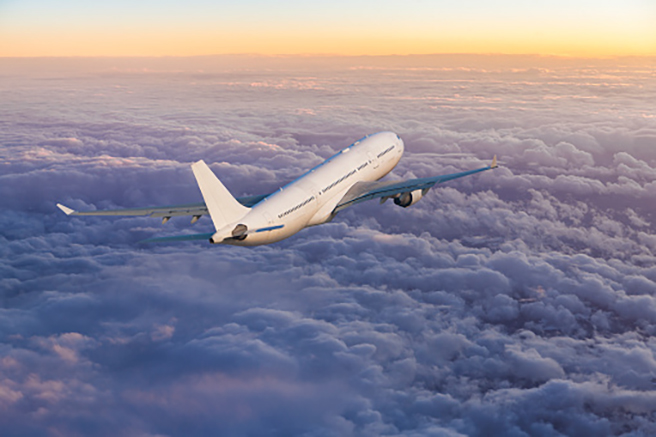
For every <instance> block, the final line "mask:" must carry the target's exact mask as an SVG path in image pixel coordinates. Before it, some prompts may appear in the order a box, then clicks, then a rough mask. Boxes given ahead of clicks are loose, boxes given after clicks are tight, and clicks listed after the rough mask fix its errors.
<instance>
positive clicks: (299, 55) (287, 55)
mask: <svg viewBox="0 0 656 437" xmlns="http://www.w3.org/2000/svg"><path fill="white" fill-rule="evenodd" d="M229 56H234V57H237V56H242V57H259V58H392V57H396V58H403V57H430V56H480V57H514V58H520V57H538V58H561V59H599V60H609V59H620V58H623V59H627V58H636V59H648V58H656V53H655V54H649V55H638V54H631V55H621V54H615V55H591V56H585V55H565V54H545V53H408V54H386V55H381V54H377V55H367V54H358V55H352V54H337V53H335V54H330V53H278V54H266V53H214V54H206V55H41V56H0V59H85V58H104V59H115V58H131V59H139V58H159V59H164V58H209V57H229Z"/></svg>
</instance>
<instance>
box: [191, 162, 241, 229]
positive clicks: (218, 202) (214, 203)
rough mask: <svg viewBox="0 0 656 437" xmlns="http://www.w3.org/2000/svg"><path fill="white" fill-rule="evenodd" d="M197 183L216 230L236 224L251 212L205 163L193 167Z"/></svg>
mask: <svg viewBox="0 0 656 437" xmlns="http://www.w3.org/2000/svg"><path fill="white" fill-rule="evenodd" d="M191 169H192V170H193V172H194V176H195V177H196V182H198V186H199V187H200V192H201V193H202V194H203V199H204V200H205V205H207V210H208V211H209V213H210V217H212V222H214V228H216V230H217V231H218V230H219V229H221V228H223V227H225V226H226V225H229V224H230V223H234V222H236V221H237V220H239V219H240V218H242V217H244V216H245V215H246V214H248V212H249V211H250V210H251V209H250V208H246V207H245V206H243V205H242V204H241V203H239V202H238V201H237V200H236V199H235V198H234V197H232V194H230V192H229V191H228V189H227V188H226V187H225V186H223V184H222V183H221V181H220V180H219V179H218V178H217V177H216V175H214V173H212V170H210V168H209V167H208V166H207V164H205V162H204V161H202V160H201V161H198V162H196V163H194V164H192V165H191Z"/></svg>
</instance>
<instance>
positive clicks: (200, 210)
mask: <svg viewBox="0 0 656 437" xmlns="http://www.w3.org/2000/svg"><path fill="white" fill-rule="evenodd" d="M267 196H268V194H260V195H257V196H245V197H238V198H237V201H238V202H239V203H241V204H242V205H244V206H246V207H249V208H250V207H251V206H253V205H255V204H257V203H259V202H260V201H261V200H262V199H264V198H265V197H267ZM57 207H58V208H59V209H61V210H62V211H64V212H65V213H66V215H101V216H108V215H115V216H127V215H131V216H147V217H162V218H163V220H162V222H163V223H166V222H167V221H168V220H169V219H170V218H171V217H179V216H185V215H187V216H193V217H194V218H193V219H192V223H195V222H196V221H197V220H198V219H199V218H200V217H201V216H203V215H206V214H209V213H208V212H207V206H206V205H205V203H204V202H200V203H186V204H182V205H168V206H155V207H146V208H128V209H109V210H101V211H75V210H73V209H71V208H69V207H67V206H64V205H62V204H61V203H58V204H57Z"/></svg>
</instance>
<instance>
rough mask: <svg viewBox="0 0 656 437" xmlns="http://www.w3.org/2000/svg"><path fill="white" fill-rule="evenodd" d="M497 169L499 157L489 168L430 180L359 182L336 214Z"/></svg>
mask: <svg viewBox="0 0 656 437" xmlns="http://www.w3.org/2000/svg"><path fill="white" fill-rule="evenodd" d="M497 167H498V165H497V157H496V155H495V156H494V159H492V163H491V164H490V165H488V166H487V167H482V168H478V169H476V170H469V171H463V172H460V173H451V174H446V175H440V176H433V177H428V178H418V179H408V180H405V181H385V182H381V181H376V182H358V183H356V184H355V185H353V186H352V187H351V189H350V190H349V191H347V193H346V194H345V195H344V197H343V198H342V200H340V201H339V203H338V204H337V206H336V207H335V210H334V212H335V213H337V212H339V211H341V210H343V209H344V208H347V207H349V206H351V205H355V204H357V203H360V202H364V201H366V200H371V199H376V198H380V199H381V203H383V202H384V201H385V200H387V199H391V198H397V197H399V196H401V195H403V194H405V193H411V192H413V191H417V190H422V191H423V192H422V195H424V194H426V192H427V191H428V190H429V189H431V188H432V187H433V186H435V185H436V184H441V183H443V182H447V181H451V180H453V179H458V178H461V177H464V176H469V175H472V174H475V173H480V172H483V171H486V170H491V169H493V168H497ZM404 206H405V205H404Z"/></svg>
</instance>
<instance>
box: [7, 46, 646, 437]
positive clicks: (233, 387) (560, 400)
mask: <svg viewBox="0 0 656 437" xmlns="http://www.w3.org/2000/svg"><path fill="white" fill-rule="evenodd" d="M67 62H69V63H68V64H67V63H66V62H63V61H38V60H24V61H18V60H3V61H2V64H0V74H2V77H3V80H2V81H0V96H1V97H2V101H3V102H5V104H4V105H1V106H0V141H1V144H2V147H1V148H0V157H1V158H2V159H1V160H0V166H1V167H0V168H1V169H2V171H0V243H1V244H0V254H1V255H2V257H1V259H0V290H1V294H0V296H1V297H2V307H1V308H0V339H1V343H0V426H2V429H3V434H7V435H44V434H45V435H99V436H102V435H127V436H144V435H152V436H156V435H157V436H160V435H167V436H178V435H185V436H186V435H306V436H332V435H335V436H344V435H365V436H366V435H371V436H376V435H405V436H419V435H422V436H424V435H435V436H457V435H470V436H484V435H509V436H527V435H538V436H556V435H632V436H638V435H650V434H654V433H656V420H654V414H653V405H654V403H655V402H656V391H655V390H654V388H655V385H654V384H655V382H654V381H656V379H655V378H656V359H655V355H654V352H655V350H656V343H654V341H653V339H652V337H653V336H654V334H656V284H655V283H656V263H655V260H656V258H654V255H655V254H656V237H655V236H654V226H653V222H654V216H655V214H656V207H655V206H654V205H656V203H655V202H654V200H656V194H655V193H656V182H655V181H656V147H654V146H656V118H655V117H654V113H653V102H654V101H656V83H655V82H654V72H655V71H656V70H655V68H656V66H655V65H654V64H653V63H650V62H651V61H649V60H644V61H643V62H642V63H637V62H636V61H635V60H629V59H627V60H623V61H622V62H621V63H620V64H618V65H613V64H609V63H606V62H594V61H563V60H552V59H548V58H545V59H539V58H537V59H536V58H510V59H508V58H489V57H482V58H476V57H466V58H462V57H433V58H431V57H417V58H402V59H399V58H388V59H377V58H372V59H367V58H361V59H360V58H352V59H348V58H338V59H334V58H321V59H302V60H299V59H291V60H284V59H283V60H281V59H278V58H272V59H261V58H244V57H223V58H200V59H191V60H179V59H177V60H176V59H168V60H148V59H145V60H139V59H133V60H120V59H118V60H107V59H105V60H102V61H98V62H97V63H95V62H94V61H92V60H78V61H67ZM387 129H389V130H393V131H395V132H398V133H399V134H400V135H401V136H402V138H403V139H404V140H405V143H406V154H405V156H404V157H403V159H402V160H401V163H400V164H399V166H398V167H397V168H396V169H395V171H394V174H393V175H391V177H423V176H428V175H433V174H439V173H445V172H450V171H459V170H466V169H470V168H475V167H476V166H480V165H481V164H482V163H486V162H488V161H489V160H490V159H491V157H492V155H494V154H497V155H498V156H499V159H500V164H501V167H500V168H499V169H498V170H495V171H492V172H486V173H484V174H482V175H479V176H474V177H471V178H468V179H465V180H460V181H456V182H453V183H449V184H448V185H445V186H443V187H439V188H437V189H435V190H433V191H431V193H430V194H429V195H428V196H427V197H426V198H424V199H423V200H422V201H421V202H419V203H418V204H416V205H414V206H413V207H411V208H408V209H402V208H398V207H396V206H394V205H392V204H390V203H389V202H388V203H387V204H385V205H378V204H377V203H376V202H371V203H369V204H362V205H358V206H355V207H353V208H350V209H348V210H346V211H344V212H342V213H340V215H339V216H338V218H337V219H336V220H335V221H334V222H333V223H330V224H327V225H323V226H320V227H315V228H310V229H307V230H305V231H302V232H301V233H299V234H298V235H297V236H295V237H293V238H291V239H289V240H285V241H283V242H281V243H279V244H276V245H273V246H267V247H258V248H250V249H247V248H236V247H210V246H209V245H206V244H204V243H185V244H180V245H161V246H140V245H137V244H136V242H137V241H139V240H141V239H143V238H147V237H150V236H154V235H163V234H165V233H166V232H171V233H180V232H181V231H182V230H185V229H188V228H189V227H190V225H189V223H188V220H187V219H186V218H180V219H173V220H171V221H170V222H169V223H168V224H166V225H165V226H161V225H160V224H159V222H158V221H157V220H156V219H147V218H146V219H144V218H121V219H101V218H72V219H69V218H67V217H65V216H63V214H61V213H60V212H59V211H58V210H56V209H55V207H54V204H55V203H56V202H63V203H65V204H68V205H70V206H72V207H76V208H95V207H97V208H109V207H133V206H143V205H158V204H171V203H182V202H195V201H199V200H200V193H199V191H198V189H197V187H196V185H195V182H194V180H193V176H192V174H191V171H190V169H189V163H191V162H193V161H195V160H197V159H204V160H206V161H207V162H208V163H212V164H211V167H212V169H213V170H214V171H215V172H216V173H217V175H219V177H220V178H221V179H222V180H223V181H224V183H225V184H226V185H227V186H228V188H229V189H231V190H232V191H233V193H234V194H235V195H243V194H259V193H264V192H268V191H271V190H274V189H276V188H277V187H278V186H280V185H282V184H284V183H285V182H288V181H289V180H291V179H293V178H295V177H296V176H298V175H299V174H300V173H302V172H303V171H304V170H305V169H307V168H309V167H311V166H313V165H316V164H317V163H319V162H321V160H322V159H324V158H326V157H328V156H330V155H331V154H332V153H333V152H334V151H336V150H339V149H340V148H342V147H344V146H346V145H348V144H349V143H350V142H352V141H353V140H355V139H357V138H360V137H362V136H363V135H365V134H367V133H372V132H375V131H379V130H387ZM210 227H211V223H210V221H209V220H208V219H207V218H203V219H202V220H200V221H199V223H198V224H196V225H194V227H193V229H194V230H195V231H197V232H207V231H208V230H209V229H210Z"/></svg>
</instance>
